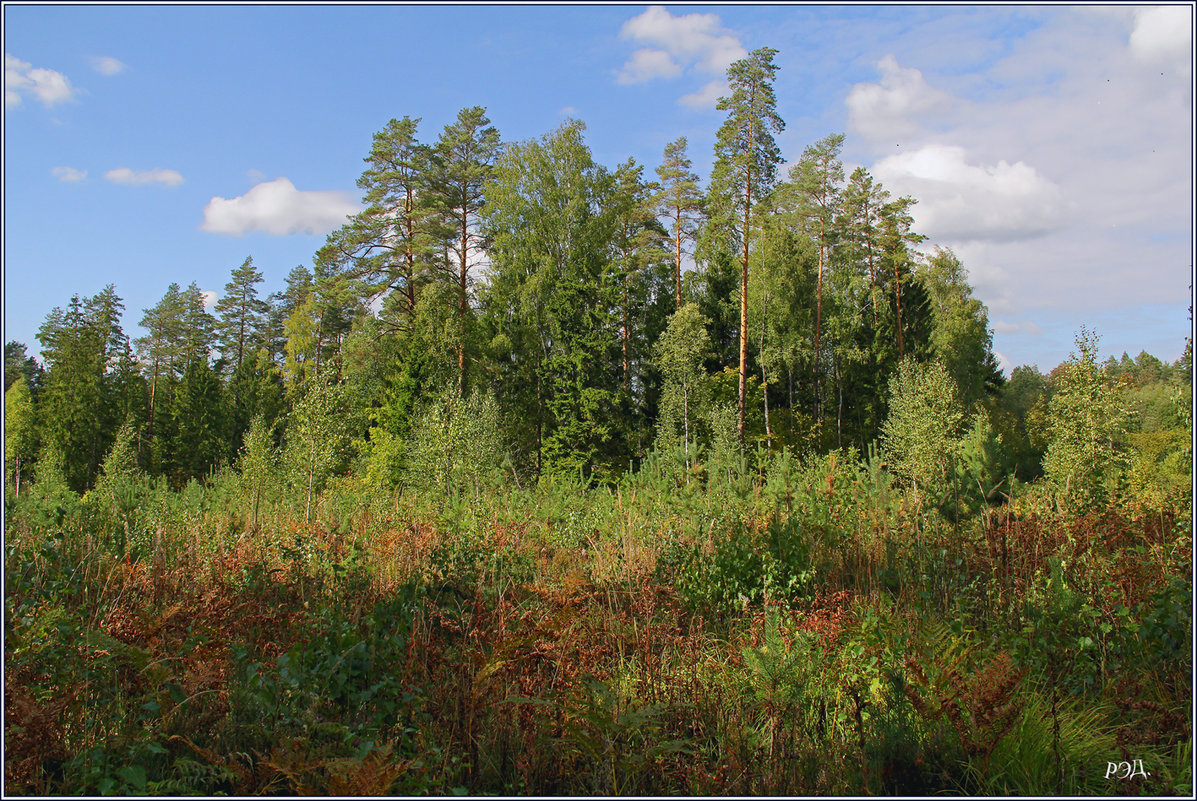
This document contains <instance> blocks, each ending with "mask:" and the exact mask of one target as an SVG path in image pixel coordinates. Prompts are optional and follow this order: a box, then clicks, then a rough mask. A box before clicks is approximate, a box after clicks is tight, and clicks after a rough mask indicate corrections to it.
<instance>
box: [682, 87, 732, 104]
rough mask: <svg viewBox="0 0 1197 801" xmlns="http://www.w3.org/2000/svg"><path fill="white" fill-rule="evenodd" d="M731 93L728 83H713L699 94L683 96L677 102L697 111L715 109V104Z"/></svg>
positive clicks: (692, 93) (703, 88) (698, 92)
mask: <svg viewBox="0 0 1197 801" xmlns="http://www.w3.org/2000/svg"><path fill="white" fill-rule="evenodd" d="M730 93H731V87H730V86H728V84H727V81H711V82H710V83H708V84H707V85H706V86H704V87H702V88H701V89H699V90H698V91H697V92H691V93H690V94H688V95H682V96H681V97H679V98H678V99H677V102H678V103H680V104H681V105H683V106H689V107H690V108H695V109H704V108H714V107H715V104H716V103H718V102H719V98H721V97H724V96H726V95H728V94H730Z"/></svg>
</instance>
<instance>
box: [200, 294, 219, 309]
mask: <svg viewBox="0 0 1197 801" xmlns="http://www.w3.org/2000/svg"><path fill="white" fill-rule="evenodd" d="M200 294H201V295H203V296H204V310H205V311H212V309H214V308H216V301H218V300H220V295H218V294H216V291H215V290H212V289H205V290H202V291H201V292H200Z"/></svg>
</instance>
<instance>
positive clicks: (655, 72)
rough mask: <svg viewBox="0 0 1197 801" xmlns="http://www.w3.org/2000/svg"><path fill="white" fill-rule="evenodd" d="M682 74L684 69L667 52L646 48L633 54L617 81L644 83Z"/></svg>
mask: <svg viewBox="0 0 1197 801" xmlns="http://www.w3.org/2000/svg"><path fill="white" fill-rule="evenodd" d="M681 74H682V68H681V67H680V66H678V64H677V63H676V62H675V61H674V60H673V57H672V56H670V55H669V54H668V53H667V52H665V51H664V50H653V49H652V48H647V47H646V48H643V49H641V50H637V51H636V52H635V53H633V54H632V57H631V59H629V60H628V63H627V64H624V65H623V69H622V70H620V71H619V75H618V76H617V79H618V81H619V82H620V83H643V82H644V81H650V80H652V79H653V78H676V77H677V76H679V75H681Z"/></svg>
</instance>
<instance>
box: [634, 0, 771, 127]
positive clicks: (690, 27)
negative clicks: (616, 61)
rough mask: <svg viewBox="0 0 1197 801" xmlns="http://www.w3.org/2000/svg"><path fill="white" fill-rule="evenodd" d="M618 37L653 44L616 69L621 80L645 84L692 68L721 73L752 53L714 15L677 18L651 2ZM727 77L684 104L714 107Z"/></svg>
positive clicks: (700, 91)
mask: <svg viewBox="0 0 1197 801" xmlns="http://www.w3.org/2000/svg"><path fill="white" fill-rule="evenodd" d="M619 36H620V38H622V39H631V40H634V41H638V42H643V43H645V44H649V45H653V47H645V48H641V49H640V50H637V51H636V52H635V53H633V54H632V57H631V58H630V59H628V61H627V62H626V63H625V64H624V65H623V68H622V69H621V70H620V71H619V72H618V73H616V80H617V81H618V82H619V83H623V84H629V83H643V82H645V81H651V80H653V79H655V78H677V77H678V76H680V75H682V74H683V73H685V72H687V71H697V72H699V73H707V74H715V75H718V74H722V73H724V72H726V71H727V68H728V67H729V66H730V65H731V63H732V62H733V61H736V60H738V59H741V58H744V57H745V56H747V55H748V51H747V50H746V49H745V48H744V45H743V44H742V43H741V42H740V39H739V37H737V36H735V35H734V34H733V33H732V32H730V31H728V30H727V29H725V28H724V27H723V25H722V23H721V22H720V20H719V17H718V16H717V15H715V14H685V15H682V16H680V17H675V16H673V15H672V14H670V13H669V11H668V10H667V9H666V8H665V7H664V6H650V7H649V8H648V9H647V10H646V11H645V12H644V13H642V14H639V15H638V16H635V17H632V18H631V19H630V20H628V21H627V22H625V23H624V24H623V28H621V29H620V32H619ZM725 87H726V84H725V83H723V82H722V81H715V82H712V83H708V84H707V85H706V86H704V87H703V88H702V89H700V90H698V91H697V92H693V93H691V94H688V95H686V96H685V97H682V98H680V99H679V100H678V102H679V103H681V104H682V105H685V106H690V107H691V108H710V107H712V106H714V105H715V101H716V100H717V99H718V98H719V96H720V95H721V94H722V93H723V90H724V88H725Z"/></svg>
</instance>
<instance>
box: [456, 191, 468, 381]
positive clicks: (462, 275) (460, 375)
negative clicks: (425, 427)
mask: <svg viewBox="0 0 1197 801" xmlns="http://www.w3.org/2000/svg"><path fill="white" fill-rule="evenodd" d="M463 208H464V205H463ZM466 215H467V212H465V211H463V212H462V214H461V264H460V265H458V266H459V268H460V269H459V273H458V279H459V283H460V290H461V294H460V296H459V297H458V299H457V336H458V339H457V395H458V397H461V396H462V393H463V392H464V391H465V320H466V306H467V303H466V292H467V291H468V289H469V284H468V278H469V275H468V269H469V268H468V267H467V265H466V256H467V255H468V254H469V247H470V239H469V236H470V234H469V227H468V220H467V217H466Z"/></svg>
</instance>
